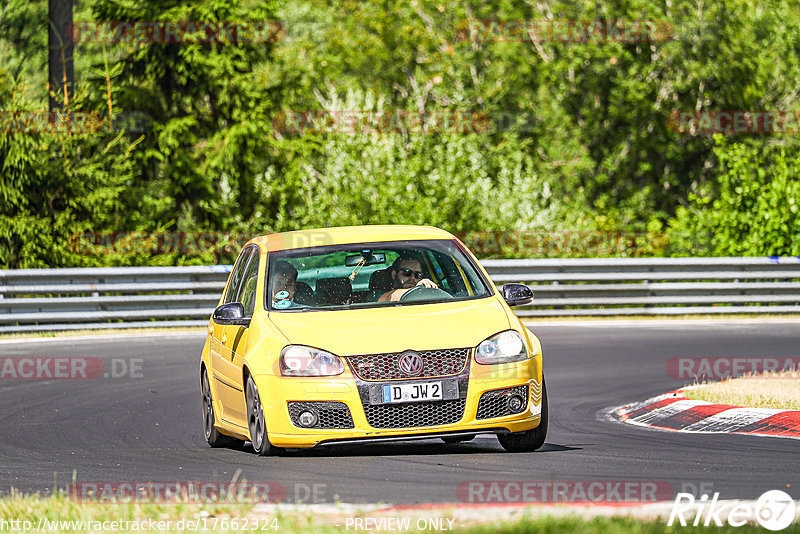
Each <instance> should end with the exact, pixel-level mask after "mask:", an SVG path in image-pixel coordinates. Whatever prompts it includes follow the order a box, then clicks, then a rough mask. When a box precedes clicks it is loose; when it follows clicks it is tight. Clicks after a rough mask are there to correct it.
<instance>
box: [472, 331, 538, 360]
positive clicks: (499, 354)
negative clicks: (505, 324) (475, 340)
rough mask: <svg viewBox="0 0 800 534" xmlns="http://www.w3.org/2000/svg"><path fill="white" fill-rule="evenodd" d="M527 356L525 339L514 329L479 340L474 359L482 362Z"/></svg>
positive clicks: (520, 358) (522, 358)
mask: <svg viewBox="0 0 800 534" xmlns="http://www.w3.org/2000/svg"><path fill="white" fill-rule="evenodd" d="M527 358H528V350H527V349H526V348H525V340H524V339H522V336H521V335H519V332H517V331H516V330H506V331H505V332H500V333H499V334H495V335H493V336H492V337H490V338H488V339H485V340H484V341H481V343H480V345H478V349H477V350H476V351H475V361H476V362H478V363H482V364H493V363H508V362H518V361H522V360H525V359H527Z"/></svg>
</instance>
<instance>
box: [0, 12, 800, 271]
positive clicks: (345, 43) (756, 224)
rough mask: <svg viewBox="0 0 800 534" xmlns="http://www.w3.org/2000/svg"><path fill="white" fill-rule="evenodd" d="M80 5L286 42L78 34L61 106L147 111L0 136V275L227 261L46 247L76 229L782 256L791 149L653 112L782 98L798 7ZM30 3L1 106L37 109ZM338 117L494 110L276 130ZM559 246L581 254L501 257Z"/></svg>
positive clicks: (41, 86)
mask: <svg viewBox="0 0 800 534" xmlns="http://www.w3.org/2000/svg"><path fill="white" fill-rule="evenodd" d="M75 9H76V12H75V17H74V18H75V21H92V20H93V21H126V20H142V21H274V20H280V21H282V23H283V25H284V26H285V30H286V32H285V35H284V36H283V38H282V39H280V40H279V41H277V42H275V43H271V42H268V43H199V42H198V43H186V42H184V43H171V44H166V43H157V42H156V43H106V44H99V43H80V44H79V45H77V46H76V47H75V71H76V81H77V82H76V83H77V93H78V95H79V96H78V97H77V98H76V100H75V102H73V103H71V104H70V108H71V110H72V111H80V112H94V113H100V114H101V115H103V116H105V115H107V113H108V107H109V104H111V107H112V110H113V113H119V112H121V113H138V114H143V115H145V116H147V117H149V118H150V119H151V122H150V123H149V129H147V131H144V132H127V133H121V134H119V135H116V136H115V135H110V134H109V133H108V132H104V133H102V134H98V133H97V132H95V133H93V134H72V135H61V134H52V133H50V134H36V135H22V134H15V133H10V132H5V133H0V165H2V166H0V173H2V174H0V202H2V204H0V218H2V220H1V221H0V222H2V226H0V236H2V237H0V256H1V257H0V265H2V266H4V267H18V266H46V265H52V266H61V265H64V266H66V265H92V264H112V265H129V264H131V265H139V264H159V265H161V264H182V263H204V262H219V261H230V260H231V259H232V255H234V254H235V252H236V251H235V250H225V251H222V252H219V251H213V250H209V251H207V252H205V253H197V251H194V252H192V253H190V254H186V253H184V252H181V251H172V252H170V253H168V254H160V255H157V256H152V255H151V254H150V252H149V251H148V250H140V251H138V253H135V254H132V253H120V254H101V255H97V254H92V253H91V251H90V250H88V251H87V250H82V251H78V252H76V251H75V250H72V249H69V247H67V248H64V247H65V245H64V243H65V240H66V239H67V238H68V237H69V236H71V235H74V234H75V233H77V232H83V231H90V232H100V233H109V232H123V233H124V232H133V233H137V232H144V233H151V232H160V231H167V232H190V233H196V232H221V233H224V232H233V233H236V234H239V235H244V234H249V235H253V234H258V233H266V232H272V231H282V230H291V229H298V228H307V227H312V226H324V225H325V224H330V225H341V224H370V223H417V224H432V225H437V226H441V227H444V228H446V229H449V230H451V231H454V232H458V233H460V234H464V233H468V232H476V231H532V232H552V233H553V235H554V236H556V237H555V238H554V239H556V240H557V239H558V237H557V236H559V235H562V234H569V233H572V235H573V236H575V235H578V236H583V235H589V236H590V235H592V233H598V235H603V236H611V239H612V240H613V239H616V238H614V237H613V236H615V235H619V234H620V232H622V234H623V235H625V236H634V237H633V239H634V240H635V243H633V244H632V245H631V246H630V247H627V249H625V250H622V251H621V252H617V250H618V249H616V248H614V247H613V246H612V247H611V248H609V247H605V245H602V247H601V248H603V247H605V248H603V250H606V249H607V250H608V254H617V253H619V254H635V255H662V254H672V255H676V254H783V253H792V254H795V253H797V252H796V248H797V246H798V245H797V244H796V241H798V240H797V239H795V238H794V236H796V235H797V219H796V217H795V213H796V211H793V208H794V209H795V210H796V204H793V203H790V202H797V201H798V200H797V195H796V193H797V190H796V182H795V181H794V175H793V173H794V172H796V170H797V169H796V161H795V156H794V154H796V153H797V152H798V151H797V148H798V146H800V144H799V143H798V142H797V141H795V140H793V139H792V138H789V137H780V136H774V135H772V136H771V135H762V136H752V135H751V136H738V137H735V138H732V139H731V140H730V143H727V144H720V145H715V142H714V140H713V139H712V138H711V137H710V136H708V135H693V134H691V133H686V132H676V131H674V125H673V123H671V120H670V116H671V114H672V113H673V112H675V111H684V110H688V111H707V110H793V109H800V102H798V96H797V94H798V93H797V90H796V87H795V86H796V80H797V79H800V11H798V10H797V6H796V2H790V1H788V0H770V1H769V2H767V3H766V4H765V3H764V2H756V1H755V0H721V1H719V2H710V3H709V2H703V3H698V2H696V1H694V0H674V1H672V2H669V3H664V2H661V1H655V0H612V1H608V2H583V3H575V2H570V1H566V0H553V1H548V2H538V3H536V2H534V3H530V2H528V3H525V2H512V1H510V0H486V1H478V0H462V1H460V2H456V3H452V2H451V3H446V2H422V1H416V0H414V1H411V2H374V1H371V2H364V1H360V0H344V1H333V0H297V1H295V2H281V1H280V0H266V1H263V0H209V1H206V2H194V1H191V0H170V1H168V2H149V1H146V0H113V1H112V0H86V1H84V2H79V3H77V5H76V8H75ZM46 14H47V2H45V1H44V0H8V1H7V2H6V3H5V4H4V6H3V7H0V105H1V106H2V107H0V109H2V110H18V109H29V110H43V109H44V107H45V106H46V96H47V87H46V73H45V72H44V69H42V68H41V66H43V65H46V64H47V55H46V54H47V50H46V43H47V26H46ZM470 20H471V21H476V20H478V21H480V20H484V21H486V20H496V21H514V20H523V21H540V20H576V21H598V20H602V21H615V20H617V21H619V20H622V21H643V20H644V21H655V22H657V23H659V24H661V25H662V26H661V27H662V28H671V29H672V33H671V34H669V33H667V34H663V33H662V34H661V35H660V37H665V38H663V39H660V40H657V41H654V42H650V41H642V40H633V41H627V42H626V41H620V40H615V39H599V40H589V41H586V42H576V41H568V42H565V41H561V40H558V39H555V40H552V39H551V40H545V41H541V42H538V41H537V42H533V41H532V40H530V39H516V40H514V39H511V40H508V39H503V38H501V39H497V38H496V37H498V35H496V34H495V35H492V34H491V32H489V33H488V34H484V35H483V38H476V36H475V35H474V34H471V33H470V23H469V22H468V21H470ZM487 37H488V38H487ZM500 37H502V35H500ZM23 88H24V90H23ZM342 110H345V111H359V112H370V113H376V114H377V113H388V114H392V113H397V112H419V113H422V112H424V113H437V112H442V111H461V112H475V113H478V114H484V115H485V116H490V117H495V118H497V117H503V118H505V119H506V122H504V123H503V124H504V126H503V127H502V128H500V129H499V130H498V129H494V130H492V131H489V132H478V133H470V134H453V133H425V134H419V133H399V132H386V131H383V132H377V133H371V134H352V133H341V132H339V133H320V132H304V133H301V134H291V133H287V132H283V131H281V129H280V128H279V127H276V125H277V124H279V117H280V113H282V112H286V111H289V112H291V111H301V112H302V111H311V112H315V113H328V112H336V111H342ZM493 120H494V119H493ZM671 128H672V129H671ZM1 129H2V128H0V130H1ZM737 180H738V181H737ZM781 202H783V204H781ZM665 229H666V230H665ZM665 232H666V235H665ZM625 239H627V237H625ZM587 240H589V238H587ZM545 241H547V239H545ZM551 241H552V239H551ZM598 250H599V249H598ZM502 253H503V252H502V251H501V252H500V254H502ZM562 253H563V254H564V255H580V254H581V252H580V250H577V249H575V250H573V249H572V248H569V249H565V250H563V252H562V251H561V249H558V248H557V247H555V248H554V247H551V248H549V249H548V250H545V251H542V250H539V251H538V252H534V251H532V249H530V248H525V249H520V250H517V251H515V252H512V254H514V255H545V256H548V255H552V254H562ZM587 253H588V254H595V253H601V254H605V253H604V252H592V251H588V252H587ZM492 255H494V253H492Z"/></svg>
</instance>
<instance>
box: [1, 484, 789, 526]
mask: <svg viewBox="0 0 800 534" xmlns="http://www.w3.org/2000/svg"><path fill="white" fill-rule="evenodd" d="M444 512H445V511H443V510H442V511H438V510H431V511H430V514H427V513H423V514H422V515H420V510H416V511H414V512H409V513H404V512H399V511H396V512H391V511H384V512H375V513H369V512H367V513H364V512H359V513H357V514H356V515H355V516H352V515H351V516H350V517H395V518H396V517H411V518H412V519H411V520H410V526H411V529H410V531H411V532H417V529H416V528H415V525H416V524H417V518H419V517H447V515H446V514H444ZM545 512H546V510H542V509H539V510H537V511H536V512H535V513H536V514H541V513H545ZM558 512H562V513H563V512H564V510H558ZM443 514H444V515H443ZM337 516H338V517H331V516H327V515H325V514H320V513H315V512H310V511H303V510H301V511H283V512H279V513H278V514H277V515H269V514H268V513H265V512H259V513H253V505H252V504H230V503H205V504H194V503H178V504H150V503H128V504H98V503H92V502H80V501H78V500H75V499H72V498H71V497H69V496H67V495H66V494H64V493H60V494H58V495H55V496H39V495H25V494H21V493H18V492H13V491H12V493H11V494H9V495H6V496H4V497H2V498H0V530H2V531H22V528H21V527H22V526H23V525H21V524H18V525H17V528H14V524H3V523H2V521H5V522H8V523H10V522H11V521H30V525H27V526H30V527H31V530H32V531H37V526H38V525H39V521H40V520H42V521H43V520H44V519H47V520H50V521H53V520H56V521H59V522H64V521H66V522H69V521H72V522H73V524H72V525H69V524H61V525H57V526H56V528H51V529H45V528H42V529H41V530H38V532H53V533H62V532H63V533H67V532H81V533H87V532H98V533H99V532H147V531H149V532H167V531H169V532H194V531H195V529H194V528H193V527H192V528H190V527H191V526H190V525H189V524H188V523H187V522H188V521H194V522H196V523H197V524H198V525H201V526H199V528H197V530H196V531H198V532H204V531H205V532H234V531H236V532H241V531H243V530H259V531H266V532H277V533H284V534H294V533H298V534H306V533H308V534H316V533H319V534H328V533H331V534H333V533H339V532H353V531H355V530H354V528H353V526H352V525H351V526H350V529H349V530H348V529H347V528H346V527H345V520H344V519H343V518H345V517H347V516H346V515H345V514H343V513H342V514H337ZM149 520H152V521H154V522H157V521H163V522H167V521H170V522H171V523H170V524H169V528H163V525H166V523H164V524H162V526H159V525H158V523H152V524H150V523H147V522H148V521H149ZM76 521H81V522H83V524H82V525H81V526H77V525H76V524H75V523H74V522H76ZM90 521H91V522H93V523H92V524H89V523H88V522H90ZM111 521H119V522H123V521H127V522H132V521H139V522H141V521H145V524H146V525H147V527H146V528H143V527H140V528H139V529H138V530H135V529H133V528H130V526H129V528H127V529H125V528H123V527H122V526H117V527H116V528H114V526H113V525H111V524H110V523H107V524H105V525H104V524H103V523H104V522H111ZM179 521H183V525H182V526H183V528H180V527H179V523H178V522H179ZM459 523H469V521H459V520H457V521H456V523H455V525H454V531H456V532H463V533H469V534H482V533H487V534H490V533H491V534H494V533H502V534H505V533H508V534H522V533H528V532H531V533H533V532H535V533H542V534H565V533H570V534H571V533H576V534H616V533H618V532H626V533H633V534H661V533H679V532H687V533H688V532H689V531H691V532H692V533H694V532H714V533H718V534H727V533H730V534H733V533H736V534H750V533H755V532H763V530H762V529H759V528H756V527H755V526H752V525H745V526H743V527H740V528H733V527H730V526H724V527H720V528H701V527H680V526H673V527H668V526H667V524H666V523H667V521H666V519H648V520H640V519H633V518H628V517H595V518H592V519H584V518H581V517H578V516H575V515H572V516H566V517H544V516H543V517H536V518H530V517H526V518H523V519H521V520H514V521H492V519H491V512H489V513H487V514H486V517H485V518H484V519H482V520H481V523H480V524H474V523H469V524H467V525H465V526H463V527H458V526H457V525H458V524H459ZM140 524H141V523H140ZM336 524H339V525H341V526H339V527H337V526H335V525H336ZM445 525H446V522H445ZM81 527H82V528H81ZM254 527H258V528H254ZM204 529H205V530H204ZM434 531H435V530H428V532H434ZM783 532H784V533H787V534H797V533H800V523H794V524H793V525H791V526H790V527H789V528H787V529H785V530H784V531H783Z"/></svg>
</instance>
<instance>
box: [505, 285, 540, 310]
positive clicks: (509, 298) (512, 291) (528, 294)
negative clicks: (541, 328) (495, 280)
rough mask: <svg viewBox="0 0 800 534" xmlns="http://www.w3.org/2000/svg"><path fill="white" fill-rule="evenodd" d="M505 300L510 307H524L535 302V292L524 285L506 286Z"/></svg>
mask: <svg viewBox="0 0 800 534" xmlns="http://www.w3.org/2000/svg"><path fill="white" fill-rule="evenodd" d="M503 299H505V301H506V304H508V305H509V306H524V305H525V304H530V303H531V301H532V300H533V291H531V288H529V287H528V286H526V285H524V284H505V285H503Z"/></svg>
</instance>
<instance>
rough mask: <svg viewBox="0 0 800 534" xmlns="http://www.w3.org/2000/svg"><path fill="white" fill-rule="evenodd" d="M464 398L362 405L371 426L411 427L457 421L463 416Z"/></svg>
mask: <svg viewBox="0 0 800 534" xmlns="http://www.w3.org/2000/svg"><path fill="white" fill-rule="evenodd" d="M465 405H466V399H454V400H446V401H434V402H410V403H406V404H378V405H366V406H364V413H365V414H366V416H367V422H368V423H369V424H370V426H371V427H373V428H411V427H417V426H437V425H449V424H453V423H457V422H458V421H460V420H461V418H462V417H464V406H465Z"/></svg>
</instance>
